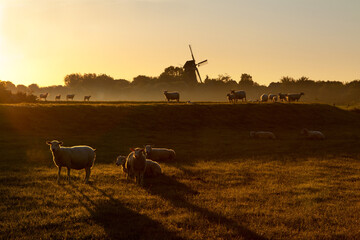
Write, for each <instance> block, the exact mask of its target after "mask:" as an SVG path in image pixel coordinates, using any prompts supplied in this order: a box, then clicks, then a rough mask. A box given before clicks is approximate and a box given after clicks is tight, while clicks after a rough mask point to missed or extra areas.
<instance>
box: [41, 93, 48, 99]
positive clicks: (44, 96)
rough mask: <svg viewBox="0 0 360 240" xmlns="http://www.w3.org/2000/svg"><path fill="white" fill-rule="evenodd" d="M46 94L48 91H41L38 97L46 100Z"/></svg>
mask: <svg viewBox="0 0 360 240" xmlns="http://www.w3.org/2000/svg"><path fill="white" fill-rule="evenodd" d="M48 95H49V93H41V94H40V97H39V98H40V100H41V99H44V100H45V101H46V98H47V97H48Z"/></svg>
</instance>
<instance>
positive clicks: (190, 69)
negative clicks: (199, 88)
mask: <svg viewBox="0 0 360 240" xmlns="http://www.w3.org/2000/svg"><path fill="white" fill-rule="evenodd" d="M189 48H190V53H191V57H192V60H189V61H187V62H186V63H185V65H184V67H183V68H184V70H185V76H186V78H187V80H188V81H189V83H197V82H198V81H197V78H196V75H197V76H198V77H199V80H200V82H201V83H202V80H201V76H200V72H199V69H198V67H200V66H201V65H203V64H206V63H207V60H204V61H201V62H199V63H196V61H195V58H194V54H193V51H192V49H191V45H189Z"/></svg>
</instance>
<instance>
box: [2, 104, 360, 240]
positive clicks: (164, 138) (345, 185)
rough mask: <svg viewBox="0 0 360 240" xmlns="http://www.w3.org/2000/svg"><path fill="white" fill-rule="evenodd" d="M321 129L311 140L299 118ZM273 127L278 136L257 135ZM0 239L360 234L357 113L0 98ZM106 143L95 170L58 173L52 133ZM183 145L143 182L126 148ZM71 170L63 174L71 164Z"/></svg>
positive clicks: (99, 145)
mask: <svg viewBox="0 0 360 240" xmlns="http://www.w3.org/2000/svg"><path fill="white" fill-rule="evenodd" d="M303 127H307V128H309V129H316V130H321V131H322V132H324V134H325V135H326V136H327V139H326V140H325V141H307V140H305V139H303V138H302V137H301V136H300V135H299V132H300V130H301V128H303ZM251 130H269V131H273V132H274V133H275V134H276V135H277V136H278V139H277V140H275V141H265V140H260V141H256V140H253V139H249V131H251ZM0 132H1V135H0V143H1V144H0V152H1V159H0V172H1V173H0V209H1V211H0V219H1V221H0V238H4V239H7V238H10V239H50V238H53V239H109V238H110V239H357V238H360V228H359V225H360V218H359V216H360V201H359V199H360V161H359V149H360V113H359V112H356V111H346V110H342V109H339V108H335V107H332V106H328V105H320V104H237V105H230V104H221V103H198V104H195V105H187V104H164V103H158V102H148V103H136V102H127V103H90V104H88V103H87V104H80V103H70V104H67V103H61V104H58V103H41V104H19V105H0ZM52 139H58V140H62V141H64V143H65V145H67V146H68V145H76V144H87V145H90V146H92V147H94V148H96V149H97V160H96V162H95V166H94V168H93V172H92V175H91V177H90V180H91V183H90V184H89V185H85V184H84V183H83V178H84V175H85V174H84V172H83V171H74V170H73V171H72V178H73V182H72V184H68V183H67V182H66V181H65V179H63V180H62V181H61V182H60V184H57V183H56V173H57V170H56V167H55V166H54V164H53V162H52V159H51V153H50V151H49V149H48V146H47V145H46V144H45V141H46V140H52ZM148 143H152V144H155V145H156V146H165V147H171V148H173V149H175V150H176V152H177V160H176V162H173V163H160V164H161V166H162V168H163V171H164V176H162V177H160V178H157V179H147V181H146V183H145V186H144V187H138V186H136V185H135V184H134V183H133V182H129V181H127V180H126V179H125V176H124V175H123V174H122V172H121V170H120V168H119V167H116V166H115V164H114V161H115V158H116V156H117V155H119V154H122V155H125V154H127V153H128V152H129V150H128V149H129V147H136V146H142V145H144V144H148ZM63 174H64V175H63V177H65V173H64V172H63Z"/></svg>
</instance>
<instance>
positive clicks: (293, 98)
mask: <svg viewBox="0 0 360 240" xmlns="http://www.w3.org/2000/svg"><path fill="white" fill-rule="evenodd" d="M302 95H305V94H304V93H303V92H302V93H289V94H287V96H286V100H287V101H288V102H295V101H297V102H298V101H299V99H300V97H301V96H302Z"/></svg>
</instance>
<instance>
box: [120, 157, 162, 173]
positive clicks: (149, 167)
mask: <svg viewBox="0 0 360 240" xmlns="http://www.w3.org/2000/svg"><path fill="white" fill-rule="evenodd" d="M130 154H133V152H132V153H130ZM116 165H117V166H121V167H122V170H123V172H124V173H125V174H126V176H128V175H129V170H128V169H127V168H126V156H118V157H117V158H116ZM161 174H162V170H161V167H160V165H159V164H158V163H157V162H154V161H152V160H150V159H146V167H145V173H144V177H157V176H159V175H161ZM129 177H130V178H133V177H134V176H133V175H130V176H129Z"/></svg>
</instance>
